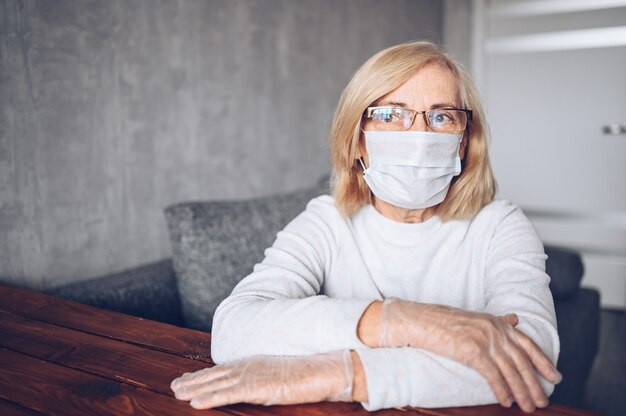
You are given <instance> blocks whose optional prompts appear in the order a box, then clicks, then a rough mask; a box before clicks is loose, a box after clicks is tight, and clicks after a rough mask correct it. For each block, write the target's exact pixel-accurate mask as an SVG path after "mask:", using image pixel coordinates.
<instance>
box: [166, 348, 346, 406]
mask: <svg viewBox="0 0 626 416" xmlns="http://www.w3.org/2000/svg"><path fill="white" fill-rule="evenodd" d="M353 373H354V371H353V367H352V358H351V355H350V351H349V350H345V351H336V352H331V353H325V354H317V355H310V356H302V357H275V356H264V355H257V356H253V357H250V358H244V359H242V360H237V361H233V362H231V363H227V364H221V365H216V366H215V367H211V368H205V369H203V370H199V371H196V372H194V373H185V374H183V375H182V376H181V377H179V378H177V379H175V380H174V381H172V383H171V388H172V390H173V391H174V394H175V396H176V398H177V399H179V400H190V401H191V402H190V404H191V406H192V407H194V408H196V409H208V408H212V407H218V406H225V405H228V404H233V403H241V402H244V403H255V404H263V405H273V404H296V403H314V402H320V401H326V400H328V401H336V402H339V401H342V402H349V401H352V384H353V378H354V374H353Z"/></svg>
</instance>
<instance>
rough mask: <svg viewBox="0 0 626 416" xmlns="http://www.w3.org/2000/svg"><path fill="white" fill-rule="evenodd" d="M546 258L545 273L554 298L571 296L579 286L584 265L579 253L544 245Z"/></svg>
mask: <svg viewBox="0 0 626 416" xmlns="http://www.w3.org/2000/svg"><path fill="white" fill-rule="evenodd" d="M545 251H546V254H547V255H548V260H547V261H546V273H547V274H548V276H550V290H551V291H552V296H554V298H555V299H567V298H569V297H571V296H573V295H574V294H575V293H576V292H577V291H578V288H579V286H580V280H581V279H582V277H583V273H584V266H583V262H582V260H581V258H580V255H579V254H578V253H576V252H575V251H572V250H569V249H565V248H560V247H559V248H557V247H552V246H545Z"/></svg>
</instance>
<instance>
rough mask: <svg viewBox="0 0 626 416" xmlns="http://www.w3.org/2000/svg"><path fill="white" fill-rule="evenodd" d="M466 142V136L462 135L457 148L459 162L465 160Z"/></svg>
mask: <svg viewBox="0 0 626 416" xmlns="http://www.w3.org/2000/svg"><path fill="white" fill-rule="evenodd" d="M467 141H468V137H467V134H464V135H463V138H462V139H461V145H460V146H459V158H460V159H461V160H463V159H465V149H466V148H467Z"/></svg>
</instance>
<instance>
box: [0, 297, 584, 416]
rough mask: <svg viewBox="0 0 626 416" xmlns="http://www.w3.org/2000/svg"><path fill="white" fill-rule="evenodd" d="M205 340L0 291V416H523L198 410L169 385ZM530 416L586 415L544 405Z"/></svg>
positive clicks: (479, 410) (314, 408) (205, 359)
mask: <svg viewBox="0 0 626 416" xmlns="http://www.w3.org/2000/svg"><path fill="white" fill-rule="evenodd" d="M210 340H211V338H210V334H207V333H204V332H200V331H194V330H190V329H185V328H178V327H175V326H171V325H167V324H163V323H159V322H153V321H149V320H144V319H141V318H136V317H132V316H128V315H124V314H120V313H116V312H111V311H106V310H102V309H97V308H93V307H90V306H86V305H82V304H79V303H76V302H71V301H67V300H64V299H61V298H56V297H52V296H48V295H45V294H42V293H37V292H32V291H29V290H24V289H18V288H13V287H9V286H5V285H0V415H33V414H35V415H68V416H71V415H99V414H102V415H239V416H266V415H280V416H292V415H303V416H322V415H333V414H334V415H349V416H356V415H369V414H371V415H377V416H387V415H431V416H444V415H459V416H469V415H487V416H500V415H502V416H515V415H519V416H521V415H525V414H524V413H523V412H522V411H521V410H520V409H519V408H518V407H516V406H515V405H514V407H513V408H511V409H505V408H503V407H500V406H497V405H491V406H480V407H468V408H451V409H421V408H420V409H417V408H404V409H385V410H380V411H377V412H371V413H368V412H367V411H365V410H364V409H363V408H362V406H361V405H360V404H359V403H330V402H324V403H314V404H303V405H294V406H255V405H248V404H237V405H232V406H226V407H222V408H219V409H212V410H203V411H198V410H195V409H193V408H192V407H190V406H189V404H188V403H187V402H183V401H179V400H176V399H175V398H174V396H173V393H172V391H171V390H170V388H169V384H170V382H171V380H173V379H174V378H176V377H178V376H180V375H181V374H182V373H184V372H189V371H196V370H199V369H201V368H205V367H207V366H212V365H214V363H213V361H212V360H211V357H210ZM535 414H536V415H539V416H550V415H552V416H590V415H593V413H590V412H586V411H581V410H576V409H571V408H567V407H563V406H559V405H550V406H549V407H548V408H547V409H540V410H538V411H537V412H535Z"/></svg>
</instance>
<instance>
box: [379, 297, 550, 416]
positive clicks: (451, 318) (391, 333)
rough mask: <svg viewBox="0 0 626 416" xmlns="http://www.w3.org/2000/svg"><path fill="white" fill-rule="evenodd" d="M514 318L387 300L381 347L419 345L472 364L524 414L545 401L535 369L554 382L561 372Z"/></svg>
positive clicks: (505, 403)
mask: <svg viewBox="0 0 626 416" xmlns="http://www.w3.org/2000/svg"><path fill="white" fill-rule="evenodd" d="M515 325H517V316H516V315H514V314H511V315H507V316H504V317H499V316H494V315H491V314H488V313H477V312H469V311H464V310H462V309H457V308H452V307H447V306H441V305H428V304H421V303H416V302H409V301H403V300H400V299H393V298H392V299H387V300H385V302H384V303H383V304H382V312H381V314H380V332H379V333H380V340H379V342H378V344H379V346H381V347H403V346H410V347H416V348H422V349H424V350H427V351H430V352H432V353H434V354H438V355H441V356H444V357H447V358H450V359H452V360H455V361H459V362H461V363H463V364H465V365H467V366H469V367H471V368H474V369H475V370H477V371H478V372H479V373H481V374H482V375H483V377H485V378H486V379H487V381H488V382H489V384H490V386H491V388H492V390H493V392H494V394H495V396H496V398H497V399H498V401H499V402H500V404H502V405H503V406H507V407H508V406H510V405H511V403H512V400H513V399H514V400H515V401H516V402H517V403H518V405H519V406H520V407H521V408H522V410H524V411H525V412H532V411H534V409H535V406H537V407H545V406H547V405H548V400H547V398H546V395H545V393H544V391H543V389H542V388H541V385H540V384H539V380H538V379H537V376H536V374H535V369H536V370H538V371H539V373H540V374H541V375H542V376H543V377H544V378H546V379H547V380H549V381H550V382H552V383H558V382H559V381H560V379H561V375H560V374H559V372H558V371H557V370H556V368H555V367H554V365H553V364H552V363H551V362H550V360H549V359H548V358H547V357H546V356H545V355H544V353H543V351H541V349H540V348H539V347H538V346H537V345H536V344H535V343H534V342H533V341H532V340H531V339H530V338H529V337H527V336H526V335H524V334H523V333H522V332H520V331H518V330H516V329H515V328H514V326H515Z"/></svg>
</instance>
